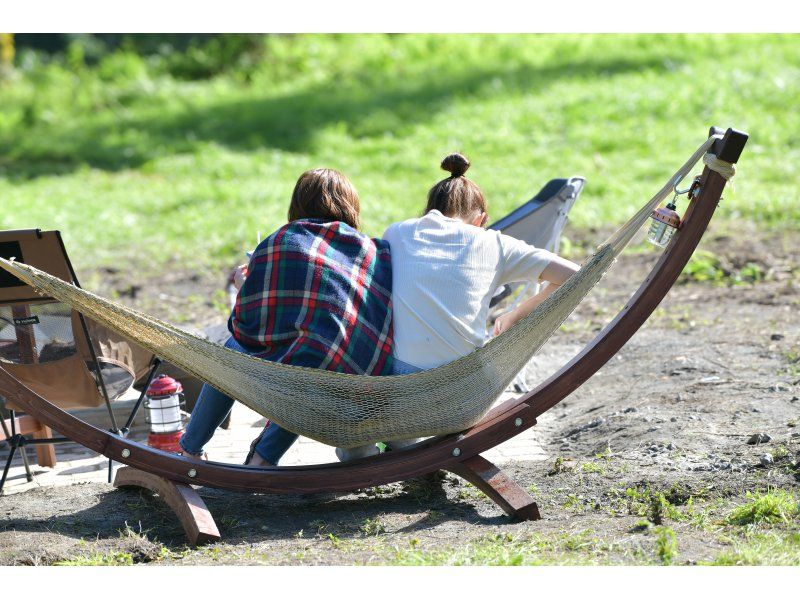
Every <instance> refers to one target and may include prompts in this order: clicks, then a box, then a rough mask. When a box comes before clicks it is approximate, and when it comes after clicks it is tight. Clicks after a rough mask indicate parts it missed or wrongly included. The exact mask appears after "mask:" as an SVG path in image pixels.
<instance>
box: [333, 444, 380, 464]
mask: <svg viewBox="0 0 800 598" xmlns="http://www.w3.org/2000/svg"><path fill="white" fill-rule="evenodd" d="M380 452H381V450H380V449H379V448H378V447H377V446H375V445H374V444H365V445H363V446H354V447H353V448H340V447H336V458H337V459H339V461H342V462H344V461H352V460H353V459H362V458H364V457H372V456H374V455H379V454H380Z"/></svg>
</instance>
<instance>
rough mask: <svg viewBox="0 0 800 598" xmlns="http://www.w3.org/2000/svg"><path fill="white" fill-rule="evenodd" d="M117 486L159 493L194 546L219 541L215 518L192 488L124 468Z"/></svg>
mask: <svg viewBox="0 0 800 598" xmlns="http://www.w3.org/2000/svg"><path fill="white" fill-rule="evenodd" d="M114 486H115V487H116V488H124V487H129V486H137V487H140V488H146V489H148V490H150V491H151V492H154V493H156V494H158V495H159V496H160V497H161V499H162V500H163V501H164V502H166V503H167V504H168V505H169V507H170V508H171V509H172V510H173V511H174V512H175V514H176V515H177V516H178V519H179V520H180V522H181V525H182V526H183V530H184V531H185V532H186V538H187V539H188V541H189V544H191V545H192V546H198V545H200V544H207V543H209V542H216V541H217V540H219V539H220V534H219V530H218V529H217V524H216V523H215V522H214V518H213V517H212V516H211V513H210V512H209V510H208V507H206V504H205V503H204V502H203V499H202V498H200V495H199V494H197V492H195V490H194V489H193V488H192V487H191V486H187V485H186V484H178V483H175V482H171V481H169V480H167V479H165V478H162V477H159V476H157V475H153V474H151V473H145V472H144V471H140V470H138V469H134V468H132V467H121V468H120V469H118V470H117V473H116V475H115V476H114Z"/></svg>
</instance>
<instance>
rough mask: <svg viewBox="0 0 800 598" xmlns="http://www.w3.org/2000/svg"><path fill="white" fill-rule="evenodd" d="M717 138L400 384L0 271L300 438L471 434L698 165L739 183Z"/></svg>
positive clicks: (36, 275) (350, 441)
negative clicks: (277, 354)
mask: <svg viewBox="0 0 800 598" xmlns="http://www.w3.org/2000/svg"><path fill="white" fill-rule="evenodd" d="M720 137H721V136H718V135H714V136H712V137H709V138H708V140H707V141H706V142H705V143H703V145H701V146H700V148H698V150H697V151H696V152H695V153H694V154H693V155H692V157H691V158H690V159H689V160H688V161H687V162H686V163H685V164H684V165H683V166H682V167H681V168H680V170H678V172H677V173H676V174H675V176H673V177H672V178H671V179H670V181H669V182H668V183H666V184H665V185H664V187H662V189H661V190H659V191H658V193H656V194H655V195H654V196H653V197H652V199H651V200H650V201H648V202H647V204H645V205H644V206H643V207H642V208H641V209H640V210H639V211H638V212H637V213H636V214H635V215H634V216H633V217H632V218H631V219H630V220H629V221H628V222H627V223H625V224H624V225H623V226H622V227H621V228H620V229H619V230H617V231H616V232H615V233H614V234H613V235H612V236H611V237H610V238H609V239H608V240H607V241H606V242H605V243H603V244H602V245H600V246H599V247H598V248H597V250H596V252H595V253H594V255H593V256H592V257H591V258H589V259H588V260H587V261H586V262H585V263H584V264H583V266H582V267H581V269H580V270H579V271H578V272H577V273H575V274H574V275H572V276H571V277H570V278H569V280H567V282H566V283H564V284H563V285H562V286H561V287H560V288H558V289H557V290H556V291H555V292H554V293H553V294H552V295H550V296H549V297H548V298H547V299H546V300H545V301H543V302H542V303H541V304H540V305H539V306H538V307H537V308H536V309H535V310H534V311H533V312H531V314H529V315H528V316H527V317H525V318H524V319H522V320H521V321H520V322H519V323H517V325H515V326H514V327H513V328H511V329H510V330H509V331H507V332H505V333H504V334H502V335H500V336H499V337H497V338H495V339H493V340H492V341H490V342H489V343H487V344H486V345H485V346H483V347H481V348H479V349H477V350H475V351H474V352H472V353H470V354H469V355H467V356H465V357H462V358H460V359H457V360H455V361H453V362H451V363H448V364H445V365H442V366H440V367H437V368H434V369H430V370H426V371H423V372H418V373H415V374H408V375H404V376H357V375H349V374H340V373H336V372H330V371H327V370H318V369H313V368H305V367H297V366H291V365H286V364H279V363H274V362H269V361H264V360H261V359H258V358H255V357H251V356H248V355H244V354H242V353H238V352H236V351H232V350H230V349H226V348H224V347H221V346H219V345H216V344H214V343H212V342H209V341H207V340H206V339H204V338H202V337H200V336H197V335H195V334H193V333H190V332H187V331H184V330H181V329H179V328H176V327H175V326H173V325H171V324H169V323H167V322H164V321H162V320H159V319H157V318H154V317H152V316H149V315H147V314H144V313H142V312H139V311H137V310H134V309H131V308H129V307H126V306H123V305H119V304H117V303H114V302H112V301H109V300H108V299H105V298H103V297H100V296H98V295H95V294H93V293H90V292H87V291H85V290H83V289H80V288H78V287H75V286H74V285H72V284H70V283H67V282H64V281H62V280H61V279H59V278H56V277H54V276H51V275H49V274H47V273H45V272H42V271H41V270H38V269H37V268H34V267H31V266H27V265H25V264H22V263H18V262H14V261H8V260H5V259H2V258H0V267H2V268H4V269H5V270H7V271H9V272H11V273H12V274H14V275H15V276H17V277H18V278H20V279H21V280H22V281H24V282H25V283H27V284H29V285H30V286H32V287H34V288H35V289H36V290H37V291H39V292H41V293H42V294H44V295H47V296H50V297H53V298H55V299H57V300H59V301H61V302H63V303H66V304H68V305H70V306H71V307H72V308H74V309H75V310H77V311H79V312H81V313H83V314H84V315H86V316H88V317H90V318H92V319H93V320H96V321H97V322H99V323H101V324H102V325H104V326H106V327H108V328H110V329H112V330H114V331H115V332H117V333H119V334H121V335H123V336H125V337H126V338H129V339H131V340H133V341H135V342H136V343H137V344H139V345H141V346H143V347H145V348H146V349H148V350H150V351H152V352H153V353H155V354H156V355H158V356H159V357H161V358H162V359H165V360H168V361H170V362H172V363H174V364H175V365H177V366H179V367H181V368H183V369H185V370H186V371H187V372H189V373H191V374H192V375H194V376H196V377H197V378H199V379H201V380H203V381H204V382H206V383H208V384H211V385H212V386H214V387H215V388H217V389H219V390H220V391H221V392H223V393H225V394H227V395H228V396H230V397H231V398H234V399H236V400H238V401H239V402H241V403H243V404H244V405H246V406H248V407H249V408H251V409H253V410H254V411H256V412H258V413H259V414H261V415H264V416H266V417H268V418H269V419H270V420H272V421H275V422H276V423H277V424H279V425H281V426H282V427H284V428H286V429H288V430H291V431H292V432H295V433H297V434H301V435H303V436H307V437H309V438H313V439H315V440H318V441H320V442H323V443H325V444H330V445H334V446H340V447H352V446H357V445H360V444H364V443H367V442H372V441H376V440H400V439H406V438H417V437H422V436H438V435H442V434H449V433H453V432H459V431H461V430H465V429H467V428H470V427H471V426H473V425H474V424H475V423H477V422H478V421H479V420H480V419H481V417H483V415H484V414H485V413H486V412H487V411H488V410H489V408H490V407H491V406H492V404H493V403H494V401H495V400H496V399H497V397H499V396H500V394H502V392H503V390H504V389H505V388H506V387H507V386H508V384H509V383H510V382H511V381H512V380H513V379H514V376H515V375H516V374H517V372H519V371H520V370H521V369H522V368H523V367H524V366H525V365H526V364H527V362H528V361H529V360H530V359H531V357H533V355H534V354H535V353H536V352H537V351H538V350H539V349H540V348H541V347H542V345H544V343H545V342H546V341H547V340H548V339H549V338H550V336H551V335H552V334H553V333H554V332H555V331H556V330H557V329H558V328H559V326H561V324H562V323H563V322H564V320H566V318H567V317H568V316H569V315H570V314H571V313H572V311H573V310H574V309H575V308H576V307H577V305H578V304H579V303H580V302H581V301H582V300H583V298H584V297H585V296H586V295H587V294H588V293H589V291H590V290H591V289H592V288H593V287H594V286H595V285H596V284H597V283H598V282H599V280H600V279H601V278H602V276H603V274H604V273H605V272H606V270H608V268H609V267H610V266H611V265H612V263H613V262H614V260H615V259H616V257H617V255H619V253H620V252H621V251H622V250H623V249H624V248H625V246H626V245H627V244H628V243H629V242H630V240H631V239H632V238H633V236H634V235H635V234H636V232H637V231H638V230H639V229H640V228H641V226H642V225H643V224H644V223H645V222H646V221H647V219H648V218H649V216H650V213H651V212H652V210H653V209H654V208H655V207H657V206H658V205H659V204H660V203H661V202H662V201H663V199H664V198H666V197H667V196H668V195H669V193H670V192H671V191H672V190H673V188H674V186H675V185H676V184H677V183H678V182H679V181H680V180H682V179H683V178H684V177H685V176H686V175H687V174H688V173H689V172H690V170H691V169H692V168H693V167H694V165H695V164H696V163H697V162H698V161H699V160H700V158H701V157H702V158H703V161H704V163H705V164H706V166H708V167H709V168H710V169H712V170H715V171H716V172H719V173H720V174H721V175H722V176H724V177H725V178H730V177H731V176H732V175H733V172H734V169H733V165H731V164H729V163H727V162H723V161H722V160H718V159H717V158H716V157H715V156H714V155H713V154H706V152H707V150H708V149H709V148H710V147H711V146H712V145H713V143H714V141H715V140H716V139H718V138H720Z"/></svg>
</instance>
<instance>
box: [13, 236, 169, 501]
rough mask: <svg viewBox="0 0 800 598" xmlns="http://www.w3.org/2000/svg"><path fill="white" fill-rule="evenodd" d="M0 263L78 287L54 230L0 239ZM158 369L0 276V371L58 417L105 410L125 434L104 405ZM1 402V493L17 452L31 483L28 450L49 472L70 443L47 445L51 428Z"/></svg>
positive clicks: (136, 351) (107, 334)
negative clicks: (4, 449)
mask: <svg viewBox="0 0 800 598" xmlns="http://www.w3.org/2000/svg"><path fill="white" fill-rule="evenodd" d="M0 256H2V257H5V258H11V257H13V258H15V259H16V260H17V261H19V262H22V263H27V264H30V265H33V266H36V267H37V268H39V269H41V270H44V271H45V272H48V273H50V274H52V275H53V276H57V277H58V278H60V279H62V280H66V281H69V282H72V283H73V284H75V285H76V286H79V285H78V281H77V277H76V276H75V271H74V270H73V268H72V265H71V264H70V261H69V258H68V257H67V253H66V250H65V249H64V244H63V242H62V240H61V236H60V234H59V232H58V231H41V230H16V231H3V232H0ZM157 363H158V362H157V360H155V359H154V357H153V355H152V354H151V353H149V352H147V351H144V350H143V349H141V348H139V347H137V346H136V345H134V344H132V343H129V342H127V341H125V340H124V339H123V338H122V337H120V336H118V335H116V334H115V333H113V332H111V331H109V330H107V329H105V328H103V327H102V326H99V325H98V324H97V323H95V322H94V321H92V320H89V319H88V318H85V317H84V316H83V315H82V314H80V313H78V312H77V311H74V310H73V309H72V308H70V307H69V306H67V305H65V304H63V303H59V302H58V301H56V300H54V299H52V298H50V297H46V296H42V295H40V294H37V293H36V292H35V291H34V289H32V288H31V287H29V286H28V285H26V284H24V283H23V282H21V281H20V280H19V279H17V278H15V277H14V276H11V275H9V274H8V273H7V272H5V271H2V272H0V369H3V370H4V371H6V372H8V373H10V374H11V375H13V376H14V377H15V378H17V379H18V380H21V381H24V383H25V385H26V386H28V387H29V388H31V389H34V390H36V391H37V392H39V393H41V394H43V395H45V396H47V397H48V399H49V400H50V401H52V402H53V404H55V405H58V406H59V407H60V408H62V409H65V410H69V409H82V408H91V407H102V406H103V405H105V406H106V409H107V411H108V418H109V425H110V429H111V431H112V432H114V433H115V434H119V433H124V432H125V431H127V429H129V427H130V425H131V422H132V418H129V421H128V422H127V423H126V424H125V426H124V427H123V428H120V426H119V425H118V424H117V421H116V417H115V415H114V410H113V409H112V405H111V401H113V400H114V399H116V398H117V397H119V396H121V395H122V394H124V393H125V392H126V391H127V390H128V389H129V388H130V387H131V385H132V384H133V382H134V379H135V378H136V377H137V374H138V376H139V377H145V378H146V377H150V376H151V375H152V372H153V370H154V367H155V366H156V364H157ZM136 370H138V372H137V371H136ZM140 398H141V397H140ZM2 402H4V403H5V409H4V410H5V411H6V412H7V415H8V419H7V420H6V418H5V415H1V416H0V422H2V436H0V440H5V441H6V442H7V443H8V445H9V449H10V450H9V454H8V457H7V459H6V463H5V466H4V468H3V474H2V478H0V490H2V488H3V486H4V485H5V482H6V478H7V476H8V472H9V469H10V467H11V463H12V461H13V459H14V456H15V454H16V452H17V451H19V452H20V454H21V456H22V462H23V465H24V466H25V473H26V477H27V479H28V481H31V480H32V479H33V476H32V474H31V470H30V467H29V462H28V458H27V454H26V451H25V447H26V446H27V445H33V446H35V447H36V449H37V453H38V462H39V465H42V466H45V467H53V466H55V464H56V458H55V450H54V445H56V444H59V443H63V442H71V440H69V439H68V438H53V437H52V434H51V432H50V429H49V428H48V427H46V426H43V425H41V424H40V423H39V422H38V421H37V420H36V419H35V418H34V417H32V416H31V415H22V416H18V406H17V405H16V404H15V403H14V402H13V401H10V400H5V401H3V398H2V397H0V403H2ZM137 409H138V407H137ZM134 415H135V414H134ZM29 436H30V438H29ZM110 480H111V461H109V481H110Z"/></svg>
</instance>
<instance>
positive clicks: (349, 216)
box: [289, 168, 361, 228]
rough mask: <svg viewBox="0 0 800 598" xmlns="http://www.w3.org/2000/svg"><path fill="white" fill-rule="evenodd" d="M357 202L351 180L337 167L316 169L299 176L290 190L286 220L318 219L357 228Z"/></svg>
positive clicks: (358, 208) (358, 205)
mask: <svg viewBox="0 0 800 598" xmlns="http://www.w3.org/2000/svg"><path fill="white" fill-rule="evenodd" d="M360 211H361V203H360V202H359V200H358V192H357V191H356V188H355V187H353V183H351V182H350V180H349V179H348V178H347V177H346V176H344V175H343V174H342V173H341V172H339V171H338V170H331V169H330V168H317V169H316V170H308V171H306V172H304V173H303V174H301V175H300V178H299V179H297V184H296V185H295V186H294V191H292V201H291V203H290V204H289V221H290V222H291V221H292V220H299V219H301V218H318V219H320V220H324V221H325V222H335V221H337V220H338V221H341V222H344V223H345V224H349V225H350V226H352V227H353V228H358V224H359V222H358V214H359V212H360Z"/></svg>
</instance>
